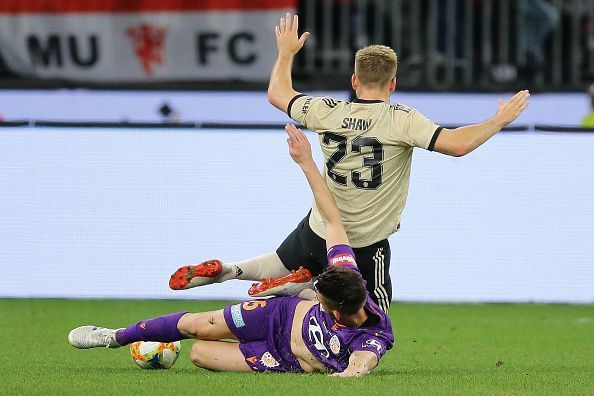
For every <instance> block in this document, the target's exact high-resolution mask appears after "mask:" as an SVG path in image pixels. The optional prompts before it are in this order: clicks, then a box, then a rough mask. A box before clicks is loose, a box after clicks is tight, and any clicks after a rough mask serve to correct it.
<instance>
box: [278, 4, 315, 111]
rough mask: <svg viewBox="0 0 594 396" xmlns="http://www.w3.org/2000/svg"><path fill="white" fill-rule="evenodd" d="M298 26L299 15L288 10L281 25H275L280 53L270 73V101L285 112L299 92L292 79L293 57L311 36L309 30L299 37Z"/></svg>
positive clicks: (281, 20)
mask: <svg viewBox="0 0 594 396" xmlns="http://www.w3.org/2000/svg"><path fill="white" fill-rule="evenodd" d="M298 28H299V17H298V16H297V15H295V16H291V14H290V13H288V12H287V14H286V15H285V17H283V18H281V19H280V23H279V25H278V26H275V27H274V32H275V34H276V47H277V50H278V55H277V58H276V62H275V63H274V66H273V68H272V73H271V74H270V83H269V84H268V101H269V102H270V103H271V104H272V105H273V106H274V107H276V108H278V109H279V110H282V111H284V112H285V113H286V112H287V107H288V105H289V102H290V101H291V99H293V98H294V97H295V96H297V95H298V94H299V92H297V91H295V90H294V89H293V81H292V79H291V69H292V67H293V59H294V58H295V54H297V52H299V50H301V48H302V47H303V44H304V43H305V40H307V38H308V37H309V33H308V32H305V33H303V34H302V35H301V37H299V36H298V35H297V29H298Z"/></svg>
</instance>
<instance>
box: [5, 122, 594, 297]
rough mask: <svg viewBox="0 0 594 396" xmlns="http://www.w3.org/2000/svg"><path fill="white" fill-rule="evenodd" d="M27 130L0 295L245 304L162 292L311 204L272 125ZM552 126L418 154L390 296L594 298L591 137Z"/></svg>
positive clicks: (271, 236) (9, 138) (284, 226)
mask: <svg viewBox="0 0 594 396" xmlns="http://www.w3.org/2000/svg"><path fill="white" fill-rule="evenodd" d="M20 125H21V126H20V127H19V126H14V125H13V126H8V125H4V128H0V187H1V191H2V193H1V194H0V218H1V219H2V221H0V296H2V297H76V298H108V297H116V298H209V299H242V298H245V297H246V290H247V288H248V287H249V282H242V281H234V282H229V283H225V284H220V285H212V286H208V287H205V288H199V289H193V290H191V291H185V292H173V291H170V290H168V288H167V281H168V278H169V275H170V273H171V272H172V271H173V270H175V269H176V268H177V267H178V266H180V265H184V264H187V263H192V262H197V261H200V260H204V259H210V258H220V259H222V260H225V261H234V260H240V259H244V258H247V257H252V256H254V255H258V254H262V253H265V252H268V251H271V250H274V249H275V248H276V247H277V246H278V244H279V243H280V242H281V241H282V239H283V238H284V237H285V236H286V235H287V234H288V233H289V232H290V231H291V230H292V229H293V227H294V226H295V225H296V224H297V223H298V221H299V220H300V219H301V218H302V217H303V216H304V215H305V214H306V213H307V210H308V208H309V207H310V204H311V200H312V198H311V193H310V192H309V190H308V188H307V184H306V182H305V180H304V178H303V176H302V175H301V174H300V171H299V170H298V169H297V167H296V166H295V165H294V164H293V162H292V161H291V159H290V158H289V157H288V155H287V149H286V147H285V145H286V142H285V139H284V137H283V136H282V134H277V133H271V131H268V130H256V129H254V130H245V129H242V130H241V131H239V130H236V129H221V128H216V129H212V128H206V127H207V126H208V125H202V127H201V128H200V129H199V131H198V130H197V129H196V128H197V127H198V125H194V127H193V128H187V125H185V126H183V127H182V126H179V127H170V126H166V125H159V127H157V126H155V125H149V124H142V125H126V126H128V127H130V126H134V127H135V128H134V129H131V128H121V127H119V126H118V127H116V126H115V125H112V124H102V125H96V127H94V128H89V126H90V125H89V124H87V125H74V124H73V125H66V124H43V125H45V126H40V125H33V126H31V125H27V126H26V127H25V124H20ZM210 127H212V126H210ZM219 127H220V126H219ZM550 129H551V127H547V126H542V125H539V126H535V127H534V128H530V129H529V130H526V129H522V130H520V131H509V132H506V133H501V134H498V135H497V136H495V137H494V138H493V139H492V140H491V141H489V142H488V143H487V144H485V145H484V146H482V147H481V148H479V149H478V150H476V151H475V152H473V153H471V154H469V155H467V156H465V157H462V158H452V157H447V156H443V155H439V154H436V153H430V152H427V151H424V150H417V151H416V152H415V155H414V159H413V168H412V179H411V186H410V194H409V198H408V204H407V208H406V209H405V212H404V215H403V220H402V229H401V231H400V232H399V233H397V235H395V236H393V237H391V244H392V250H393V253H392V267H391V276H392V281H393V286H394V298H395V299H396V300H403V301H467V302H492V301H497V302H526V301H535V302H574V303H591V302H594V287H593V286H594V270H593V268H594V266H593V260H594V201H593V200H592V199H591V197H592V196H594V185H592V183H590V182H589V181H588V180H589V177H591V175H592V174H594V161H592V156H591V153H592V152H593V151H594V134H592V133H574V132H570V131H566V132H564V133H556V132H549V130H550ZM197 132H199V133H197ZM308 136H309V138H310V139H311V141H312V143H313V144H314V146H315V145H317V143H316V141H315V140H316V138H315V136H314V135H313V134H311V133H310V134H308ZM314 155H315V157H316V160H317V161H318V164H320V165H321V158H320V154H319V151H318V150H314Z"/></svg>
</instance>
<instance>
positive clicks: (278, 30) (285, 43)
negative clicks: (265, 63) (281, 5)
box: [274, 12, 309, 55]
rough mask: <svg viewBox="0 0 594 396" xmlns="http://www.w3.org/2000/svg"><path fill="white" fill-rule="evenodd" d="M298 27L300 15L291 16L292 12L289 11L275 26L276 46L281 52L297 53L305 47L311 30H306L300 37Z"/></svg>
mask: <svg viewBox="0 0 594 396" xmlns="http://www.w3.org/2000/svg"><path fill="white" fill-rule="evenodd" d="M298 28H299V17H298V16H297V15H294V16H291V13H289V12H287V15H285V16H284V17H283V18H281V19H280V23H279V24H278V25H277V26H275V27H274V32H275V34H276V47H277V49H278V52H279V53H286V54H291V55H295V54H296V53H297V52H299V50H301V48H303V44H304V43H305V40H307V38H308V37H309V32H305V33H303V34H302V35H301V37H299V36H298V33H297V29H298Z"/></svg>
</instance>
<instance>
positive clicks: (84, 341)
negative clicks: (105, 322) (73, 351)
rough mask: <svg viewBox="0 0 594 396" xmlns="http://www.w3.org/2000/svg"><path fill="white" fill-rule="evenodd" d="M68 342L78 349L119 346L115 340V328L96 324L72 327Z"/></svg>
mask: <svg viewBox="0 0 594 396" xmlns="http://www.w3.org/2000/svg"><path fill="white" fill-rule="evenodd" d="M68 342H69V343H70V345H72V346H73V347H75V348H78V349H89V348H97V347H105V348H119V347H121V345H120V344H118V342H117V341H116V330H114V329H108V328H105V327H97V326H81V327H77V328H76V329H73V330H72V331H71V332H70V333H69V334H68Z"/></svg>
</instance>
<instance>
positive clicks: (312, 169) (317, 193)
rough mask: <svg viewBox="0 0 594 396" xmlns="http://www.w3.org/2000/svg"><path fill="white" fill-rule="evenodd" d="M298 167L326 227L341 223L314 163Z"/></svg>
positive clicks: (331, 197)
mask: <svg viewBox="0 0 594 396" xmlns="http://www.w3.org/2000/svg"><path fill="white" fill-rule="evenodd" d="M299 165H300V166H301V169H302V170H303V173H305V177H306V178H307V182H308V183H309V187H310V188H311V191H312V192H313V195H314V199H315V201H316V204H317V205H318V209H319V210H320V214H321V215H322V217H323V219H324V223H325V224H326V225H328V224H335V223H338V222H341V221H342V220H341V218H340V211H339V210H338V205H337V204H336V200H335V199H334V196H333V195H332V193H331V192H330V190H329V189H328V186H327V185H326V183H325V182H324V179H323V178H322V175H321V174H320V171H319V170H318V168H317V166H316V164H315V162H313V161H308V162H306V163H304V164H299Z"/></svg>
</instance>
